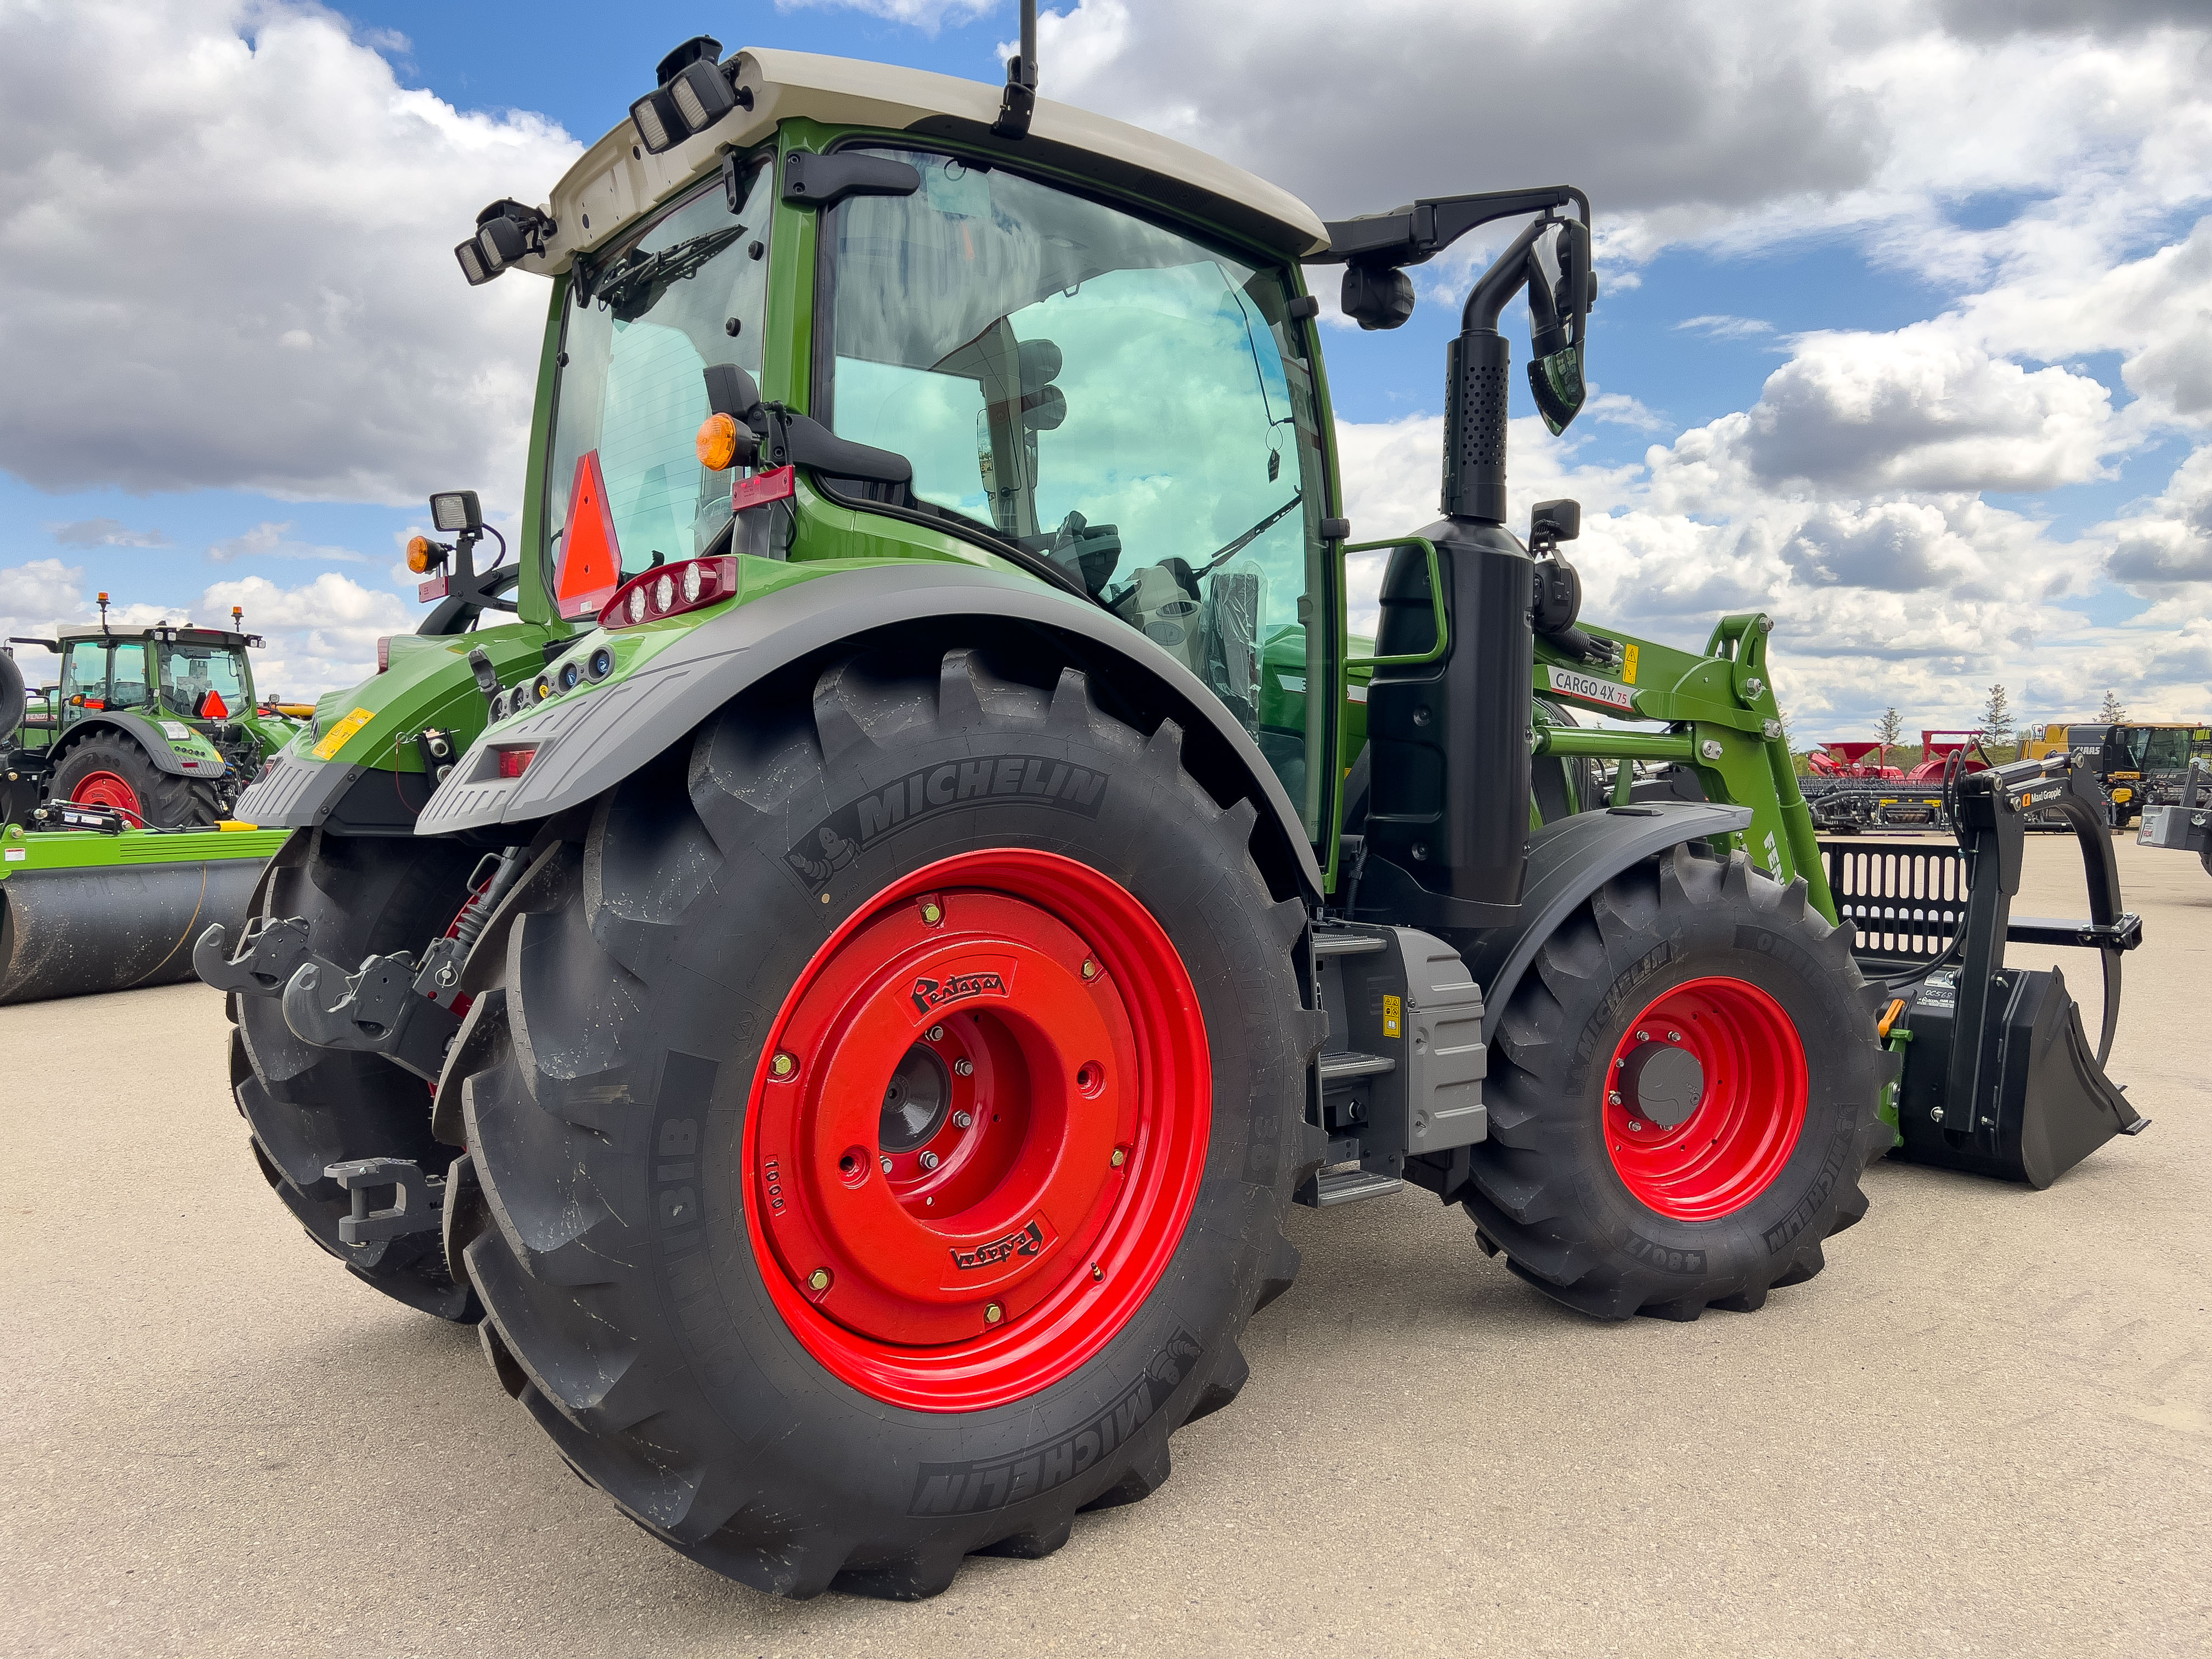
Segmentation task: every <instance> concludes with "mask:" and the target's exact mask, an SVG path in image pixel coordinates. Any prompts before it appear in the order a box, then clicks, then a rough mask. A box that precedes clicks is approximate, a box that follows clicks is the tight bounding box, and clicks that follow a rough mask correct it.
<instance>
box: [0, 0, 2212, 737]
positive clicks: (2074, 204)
mask: <svg viewBox="0 0 2212 1659" xmlns="http://www.w3.org/2000/svg"><path fill="white" fill-rule="evenodd" d="M1262 16H1264V27H1260V26H1257V24H1256V22H1255V20H1257V19H1259V18H1261V17H1262ZM1345 17H1346V13H1345V12H1344V10H1343V9H1342V7H1341V5H1340V4H1338V3H1334V0H1331V3H1328V4H1324V3H1321V0H1271V3H1270V4H1269V5H1268V6H1267V7H1266V8H1264V9H1261V11H1258V12H1255V9H1253V8H1252V7H1251V6H1249V4H1237V5H1231V4H1228V3H1224V0H1174V3H1167V0H1080V3H1077V4H1073V5H1064V6H1062V7H1061V8H1060V9H1052V8H1051V7H1050V6H1049V5H1048V9H1047V10H1046V13H1045V15H1044V17H1043V19H1042V25H1041V30H1040V37H1041V38H1040V49H1039V57H1040V59H1041V61H1042V71H1043V84H1042V92H1043V94H1044V95H1046V96H1047V97H1048V98H1053V99H1057V100H1062V101H1065V102H1068V103H1072V104H1076V105H1079V106H1084V107H1086V108H1089V109H1093V110H1097V111H1099V112H1103V113H1106V114H1109V115H1113V116H1115V117H1117V118H1121V119H1123V120H1127V121H1131V122H1133V123H1136V124H1137V125H1142V126H1146V127H1150V128H1152V129H1154V130H1156V131H1161V132H1164V133H1166V134H1168V135H1170V137H1176V138H1178V139H1181V140H1183V141H1184V142H1187V143H1192V144H1194V145H1196V146H1198V147H1200V148H1202V149H1207V150H1210V151H1212V152H1213V153H1216V154H1218V155H1223V156H1225V157H1226V158H1227V159H1229V160H1231V161H1235V162H1237V163H1238V164H1239V165H1242V166H1243V167H1248V168H1249V169H1250V170H1252V171H1253V172H1255V173H1259V174H1261V175H1262V176H1264V177H1266V178H1267V179H1272V180H1273V181H1274V182H1275V183H1277V184H1279V185H1283V186H1285V187H1286V188H1288V189H1290V190H1291V191H1294V192H1296V193H1297V194H1298V195H1299V196H1301V197H1304V199H1305V200H1307V201H1308V202H1310V204H1312V205H1313V206H1314V208H1315V209H1316V211H1318V212H1319V213H1321V214H1322V216H1324V217H1334V216H1346V215H1349V214H1352V213H1357V212H1363V211H1369V210H1376V209H1383V208H1388V207H1391V206H1395V205H1396V204H1400V203H1401V202H1405V201H1407V200H1410V199H1412V198H1413V197H1416V196H1421V195H1434V194H1442V193H1447V192H1452V191H1472V190H1486V189H1498V188H1504V187H1507V186H1510V185H1527V184H1534V183H1550V182H1556V181H1566V182H1572V183H1576V184H1579V185H1582V186H1583V188H1585V189H1586V190H1587V191H1589V195H1590V197H1591V200H1592V203H1593V205H1594V208H1595V217H1596V222H1597V228H1598V249H1599V251H1598V265H1599V278H1600V301H1599V304H1598V307H1597V309H1596V311H1595V313H1593V327H1592V333H1591V342H1590V363H1589V368H1590V374H1591V378H1592V380H1593V381H1594V382H1595V389H1596V395H1595V397H1594V398H1593V400H1592V403H1591V405H1590V407H1589V410H1587V411H1586V412H1585V414H1584V416H1583V419H1582V420H1581V421H1580V422H1577V424H1576V425H1575V426H1574V427H1573V428H1571V431H1570V432H1569V434H1568V435H1566V436H1565V438H1564V439H1558V440H1555V439H1553V438H1552V437H1550V436H1549V435H1547V434H1546V433H1545V432H1544V430H1543V428H1542V427H1541V423H1539V422H1537V421H1536V420H1535V419H1534V416H1533V414H1531V413H1530V412H1529V410H1528V408H1527V406H1526V404H1525V400H1523V401H1522V402H1520V403H1517V404H1516V414H1517V415H1518V416H1519V418H1516V422H1515V423H1514V429H1513V435H1512V451H1511V460H1510V482H1511V484H1512V486H1513V499H1514V502H1515V507H1514V510H1515V513H1516V519H1517V518H1520V517H1522V515H1525V512H1526V508H1527V506H1528V503H1529V502H1531V501H1536V500H1540V499H1544V498H1547V497H1549V496H1554V495H1573V496H1575V497H1577V499H1579V500H1580V501H1582V502H1583V537H1582V539H1581V540H1580V541H1579V542H1578V543H1577V544H1574V546H1573V547H1572V548H1571V550H1570V551H1571V554H1572V556H1574V558H1575V560H1576V562H1577V565H1578V566H1579V568H1581V570H1582V572H1583V579H1584V583H1585V587H1586V591H1587V594H1588V598H1587V599H1586V603H1585V613H1586V615H1588V616H1589V617H1591V618H1593V619H1595V620H1600V621H1601V622H1603V623H1609V624H1613V625H1615V626H1619V627H1621V628H1625V629H1632V630H1633V631H1635V632H1638V633H1640V634H1643V635H1647V636H1650V637H1656V638H1659V639H1663V640H1668V641H1673V642H1674V643H1677V644H1680V645H1684V646H1687V647H1692V648H1695V647H1698V646H1699V645H1701V644H1702V642H1703V641H1704V639H1705V635H1706V633H1707V631H1708V630H1709V629H1710V627H1711V623H1712V622H1713V620H1714V619H1715V618H1716V617H1719V616H1721V615H1723V614H1725V613H1727V612H1730V611H1746V610H1763V611H1767V612H1769V613H1771V615H1772V616H1773V617H1774V618H1775V621H1776V628H1775V635H1774V639H1773V642H1772V647H1771V650H1772V655H1773V662H1774V675H1773V678H1774V680H1775V683H1776V686H1777V690H1778V693H1779V695H1780V696H1781V697H1782V699H1783V702H1784V706H1785V708H1787V709H1788V710H1789V711H1790V714H1791V716H1792V721H1793V729H1794V730H1795V732H1796V735H1797V738H1798V740H1799V742H1800V743H1801V744H1802V743H1807V742H1811V741H1815V740H1818V739H1820V738H1829V737H1850V736H1870V735H1872V732H1873V727H1874V724H1875V720H1877V719H1878V717H1879V716H1880V714H1881V711H1882V710H1883V708H1885V707H1887V706H1892V705H1894V706H1895V707H1897V708H1899V709H1900V710H1901V711H1903V713H1904V714H1905V724H1906V726H1907V728H1908V729H1909V730H1917V728H1920V727H1923V726H1927V727H1944V726H1960V725H1964V724H1967V723H1970V722H1972V720H1974V719H1975V718H1976V717H1977V715H1978V711H1979V710H1980V708H1981V707H1982V705H1983V703H1984V700H1985V698H1986V696H1987V693H1988V690H1989V688H1990V686H1991V685H1992V684H2003V685H2004V686H2006V687H2007V689H2008V694H2009V700H2010V703H2011V706H2012V708H2013V710H2014V712H2015V715H2016V717H2017V718H2019V719H2021V720H2023V721H2044V720H2065V719H2067V718H2069V717H2073V718H2080V717H2081V716H2084V715H2087V714H2089V713H2091V712H2092V711H2093V710H2094V709H2095V708H2096V707H2097V705H2098V703H2099V702H2100V700H2101V698H2102V697H2103V696H2104V695H2105V693H2106V691H2107V690H2111V691H2113V692H2115V693H2116V694H2117V695H2118V696H2119V698H2120V699H2121V700H2122V702H2124V703H2125V704H2126V705H2127V706H2128V707H2130V708H2131V709H2132V711H2133V712H2134V713H2135V714H2136V715H2138V716H2140V717H2144V718H2168V719H2181V718H2198V717H2202V716H2204V715H2206V714H2212V3H2208V0H2103V3H2094V0H2089V3H2081V0H1797V3H1790V4H1784V5H1780V6H1769V7H1758V8H1754V7H1747V6H1744V5H1742V4H1741V3H1736V0H1674V3H1670V4H1668V5H1667V6H1663V7H1658V6H1652V5H1650V4H1648V3H1644V0H1453V3H1440V0H1422V3H1414V0H1369V3H1368V4H1367V5H1365V6H1364V7H1363V8H1361V9H1360V11H1359V17H1360V26H1359V27H1358V28H1356V29H1347V28H1346V27H1345ZM1015 18H1016V12H1015V8H1014V6H1013V5H1012V3H1011V0H1008V3H971V0H805V3H800V0H781V3H778V4H776V5H775V6H773V7H763V6H757V5H749V6H745V7H743V8H736V7H727V8H717V7H713V6H701V5H680V6H679V5H672V4H665V3H659V0H652V3H631V4H628V5H625V6H622V7H606V6H596V5H595V6H589V7H586V6H584V5H580V4H569V3H565V0H543V3H535V4H532V5H530V6H521V5H505V4H493V3H478V4H471V5H466V6H457V5H453V4H452V3H450V0H446V3H441V4H438V5H428V4H416V3H410V0H364V3H359V4H354V5H345V6H337V7H321V6H313V5H306V4H301V3H296V0H131V3H129V4H122V3H112V0H0V364H4V365H5V369H4V379H0V628H4V630H5V632H6V633H7V634H9V635H28V634H40V633H49V632H51V630H52V628H53V627H54V626H56V625H57V624H58V623H66V622H70V621H76V620H82V619H86V618H88V617H91V616H92V615H93V614H94V611H93V604H94V601H93V596H94V593H95V592H98V591H101V590H106V591H107V592H110V593H111V594H112V598H113V599H114V601H115V604H116V606H117V610H116V612H115V614H116V615H117V616H118V617H120V618H122V619H124V620H125V621H127V622H131V623H139V622H150V621H154V620H156V619H161V618H167V619H170V620H181V619H183V618H185V617H191V618H193V619H196V620H199V621H203V622H211V621H215V620H218V619H220V618H222V617H227V616H228V612H229V610H230V607H231V606H232V605H241V606H243V607H244V609H245V611H246V618H247V624H248V626H249V627H251V628H252V629H256V630H257V631H258V632H260V633H262V634H263V635H265V636H266V637H267V639H268V641H269V644H268V648H267V649H266V650H265V651H264V652H263V653H260V654H259V656H258V659H257V678H258V681H259V682H260V684H261V686H262V689H263V690H264V691H274V692H278V693H281V694H283V695H284V696H288V697H308V696H314V695H316V694H319V692H321V691H323V690H327V689H330V688H332V687H336V686H342V685H345V684H350V683H352V682H353V681H355V680H356V679H358V678H361V677H362V675H363V674H365V673H366V672H367V671H368V670H369V668H370V667H371V666H372V665H373V659H374V642H375V640H376V637H377V636H378V635H381V634H387V633H392V632H395V631H400V630H404V629H410V628H411V627H413V626H414V625H415V624H416V622H418V621H419V620H420V618H421V615H422V607H420V606H419V605H417V604H416V599H415V595H414V586H415V579H414V578H413V577H411V576H410V575H409V574H407V572H406V571H405V570H404V567H403V566H402V565H401V563H400V549H401V547H402V546H403V544H404V542H405V540H406V538H408V536H410V534H412V533H414V532H416V530H418V529H423V528H427V525H426V523H425V508H424V506H423V501H424V498H425V497H426V496H427V495H428V493H429V492H430V491H431V490H433V489H456V488H473V489H477V490H479V491H480V492H481V493H482V494H483V498H484V500H485V502H486V505H487V508H488V509H489V511H490V512H491V513H493V514H494V516H495V521H496V522H500V523H502V524H504V525H506V526H509V527H511V526H513V524H514V522H515V521H516V520H518V519H519V516H520V514H519V508H520V494H521V490H522V484H523V471H524V459H523V457H524V450H525V447H526V438H527V427H528V419H529V408H528V403H529V394H530V389H531V386H532V379H533V376H534V373H535V352H536V345H537V337H538V327H539V325H540V322H541V320H542V318H543V313H544V289H542V288H541V287H539V286H538V285H537V284H536V283H534V282H532V281H530V280H526V279H524V278H521V277H510V278H508V279H506V280H503V281H501V282H498V283H492V284H489V286H487V287H485V288H483V289H470V288H469V287H468V286H467V285H466V284H465V283H464V282H463V281H462V279H461V277H460V275H459V271H458V270H457V269H456V267H455V265H454V264H453V255H452V252H451V250H452V247H453V243H455V242H456V241H458V240H460V239H461V237H462V236H463V235H464V234H465V233H466V232H467V231H468V229H469V228H471V225H472V223H473V222H474V216H475V213H476V210H477V209H478V208H479V207H481V206H482V205H483V204H484V203H485V202H487V201H489V200H492V199H494V198H495V197H502V196H513V197H520V198H521V199H523V200H526V201H531V202H538V201H542V200H544V199H545V197H546V196H547V195H548V193H549V192H550V187H551V185H552V184H553V182H554V180H555V179H557V178H558V177H559V176H560V174H561V173H562V172H563V171H564V170H565V168H566V167H567V166H568V163H569V161H571V160H572V159H573V157H574V155H576V154H577V153H578V151H579V150H580V148H581V145H582V143H584V142H586V141H588V140H590V139H593V138H596V137H598V136H599V135H600V134H601V133H603V132H605V131H607V130H608V129H609V128H611V126H613V125H615V124H616V123H617V121H618V120H620V119H622V118H623V116H624V114H625V112H626V111H627V109H628V106H629V101H630V100H631V99H633V98H635V96H637V95H638V94H639V93H641V92H642V91H644V90H646V89H647V88H648V87H649V85H650V84H651V80H652V73H653V64H654V63H655V62H656V61H657V60H658V58H659V56H660V55H661V54H662V53H663V52H665V51H666V50H667V49H668V48H669V47H671V46H674V45H675V44H676V43H677V42H678V41H679V40H684V38H686V37H687V36H689V35H691V34H693V33H699V32H702V31H705V32H709V33H715V34H717V35H718V36H720V38H721V39H722V41H723V44H724V46H725V49H726V51H727V50H734V49H736V48H737V47H738V46H782V47H789V48H796V49H799V50H805V51H819V52H836V53H841V54H843V55H847V56H852V57H860V58H875V59H880V60H883V61H885V62H891V63H899V64H910V65H913V66H915V67H918V68H925V69H932V70H940V71H943V72H945V73H949V74H955V75H962V76H969V77H970V78H973V79H976V80H981V81H988V82H996V81H998V80H999V79H1000V78H1001V76H1002V68H1001V55H1002V52H1004V51H1005V50H1006V48H1007V43H1008V42H1010V40H1012V35H1013V33H1014V30H1015V27H1016V22H1015ZM1511 229H1512V228H1511V227H1510V226H1508V227H1505V228H1503V229H1502V230H1500V231H1497V232H1496V233H1495V234H1486V235H1485V236H1483V237H1470V238H1468V239H1467V240H1465V241H1463V242H1462V243H1461V244H1460V245H1459V246H1457V247H1455V249H1453V250H1452V251H1451V252H1450V253H1449V254H1448V255H1447V256H1445V257H1443V258H1439V259H1437V261H1436V262H1434V263H1433V264H1431V265H1429V266H1426V267H1423V268H1421V270H1419V271H1418V272H1417V273H1416V276H1417V289H1418V290H1419V307H1418V308H1417V309H1416V311H1415V313H1414V315H1413V319H1412V320H1411V321H1410V322H1409V323H1408V324H1407V325H1406V326H1405V327H1404V328H1402V329H1401V330H1398V331H1395V332H1394V333H1364V332H1362V331H1358V330H1357V329H1355V328H1353V327H1352V326H1350V325H1348V324H1346V322H1345V321H1344V320H1343V319H1341V318H1340V316H1338V315H1337V314H1336V312H1335V307H1334V290H1335V286H1336V277H1337V274H1336V273H1335V272H1334V270H1328V269H1324V268H1319V267H1316V269H1315V270H1312V271H1310V273H1309V276H1310V280H1311V281H1312V282H1313V283H1314V285H1315V289H1316V292H1317V293H1319V294H1320V295H1322V299H1323V303H1324V312H1323V316H1324V319H1325V321H1326V322H1328V324H1329V326H1328V327H1327V328H1326V329H1325V331H1324V333H1325V349H1326V352H1327V355H1328V368H1329V376H1330V381H1331V387H1332V391H1333V393H1334V400H1335V412H1336V418H1337V425H1338V439H1339V445H1340V453H1341V456H1342V459H1343V461H1344V465H1345V472H1346V477H1345V487H1346V502H1347V507H1348V509H1349V512H1350V515H1351V517H1352V521H1353V528H1354V532H1355V533H1356V534H1357V535H1358V536H1360V537H1361V538H1376V537H1380V536H1384V535H1388V534H1392V533H1397V532H1413V531H1417V530H1418V529H1419V528H1420V527H1421V526H1423V525H1425V524H1426V523H1428V522H1429V521H1430V520H1432V519H1434V518H1435V516H1436V512H1437V482H1438V477H1439V470H1440V460H1439V456H1440V446H1441V430H1442V419H1441V389H1442V386H1443V351H1444V346H1445V343H1446V341H1447V340H1448V339H1449V336H1450V335H1451V333H1452V332H1453V331H1455V328H1456V319H1457V316H1458V307H1459V303H1460V301H1461V300H1462V298H1463V297H1464V294H1465V290H1466V288H1467V285H1468V282H1469V281H1470V280H1471V278H1472V276H1473V275H1474V273H1475V272H1476V271H1477V270H1479V269H1480V264H1481V262H1482V261H1483V260H1484V259H1485V258H1486V256H1487V254H1488V253H1490V252H1494V251H1495V249H1496V248H1497V247H1498V246H1499V245H1500V244H1501V242H1502V240H1503V239H1504V237H1505V236H1509V235H1510V234H1511ZM1508 315H1509V319H1510V321H1509V324H1508V335H1509V338H1510V339H1511V340H1512V342H1513V346H1514V354H1515V357H1516V362H1517V361H1521V360H1523V359H1525V356H1526V352H1527V343H1526V335H1525V325H1524V324H1523V322H1522V320H1521V316H1520V310H1519V307H1515V309H1514V310H1513V311H1512V312H1510V313H1508ZM1515 373H1516V378H1517V375H1518V370H1517V369H1516V371H1515Z"/></svg>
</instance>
